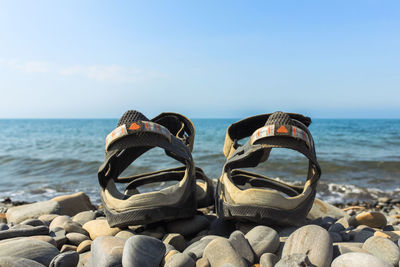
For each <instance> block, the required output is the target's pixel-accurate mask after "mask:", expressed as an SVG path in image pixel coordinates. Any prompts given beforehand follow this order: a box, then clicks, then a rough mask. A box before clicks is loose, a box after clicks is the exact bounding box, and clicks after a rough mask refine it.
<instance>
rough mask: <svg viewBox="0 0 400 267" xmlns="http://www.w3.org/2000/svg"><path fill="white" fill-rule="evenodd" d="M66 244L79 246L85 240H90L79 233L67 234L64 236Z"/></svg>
mask: <svg viewBox="0 0 400 267" xmlns="http://www.w3.org/2000/svg"><path fill="white" fill-rule="evenodd" d="M66 237H67V239H68V243H69V244H71V245H75V246H79V244H80V243H82V242H83V241H85V240H90V239H89V237H87V236H86V235H83V234H80V233H68V234H66Z"/></svg>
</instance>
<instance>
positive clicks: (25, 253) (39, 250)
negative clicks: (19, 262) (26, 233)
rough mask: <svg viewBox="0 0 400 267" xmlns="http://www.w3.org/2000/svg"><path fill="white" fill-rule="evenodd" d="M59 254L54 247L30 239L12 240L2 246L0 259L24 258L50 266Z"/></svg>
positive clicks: (0, 247) (0, 246) (0, 245)
mask: <svg viewBox="0 0 400 267" xmlns="http://www.w3.org/2000/svg"><path fill="white" fill-rule="evenodd" d="M58 254H59V251H58V249H57V248H55V247H54V246H53V245H51V244H49V243H47V242H44V241H40V240H34V239H30V238H21V239H18V240H10V241H6V242H4V243H1V244H0V257H2V256H11V257H22V258H26V259H30V260H34V261H36V262H39V263H41V264H43V265H45V266H49V264H50V262H51V260H52V259H53V258H54V257H55V256H57V255H58Z"/></svg>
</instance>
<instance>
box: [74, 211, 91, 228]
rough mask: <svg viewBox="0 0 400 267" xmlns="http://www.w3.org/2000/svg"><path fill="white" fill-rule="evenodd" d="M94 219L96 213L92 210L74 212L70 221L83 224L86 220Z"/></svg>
mask: <svg viewBox="0 0 400 267" xmlns="http://www.w3.org/2000/svg"><path fill="white" fill-rule="evenodd" d="M94 219H96V213H95V212H94V211H92V210H88V211H82V212H79V213H78V214H76V215H75V216H74V217H73V218H72V221H74V222H77V223H79V224H80V225H84V224H85V223H87V222H88V221H91V220H94Z"/></svg>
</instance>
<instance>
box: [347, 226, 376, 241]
mask: <svg viewBox="0 0 400 267" xmlns="http://www.w3.org/2000/svg"><path fill="white" fill-rule="evenodd" d="M371 236H374V232H373V231H370V230H369V229H365V230H359V229H357V230H354V231H351V237H352V240H353V241H354V242H361V243H364V242H365V241H366V240H367V239H368V238H370V237H371Z"/></svg>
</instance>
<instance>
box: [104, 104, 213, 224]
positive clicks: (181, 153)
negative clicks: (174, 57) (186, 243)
mask: <svg viewBox="0 0 400 267" xmlns="http://www.w3.org/2000/svg"><path fill="white" fill-rule="evenodd" d="M194 134H195V129H194V126H193V123H192V122H191V121H190V120H189V119H188V118H186V117H184V116H183V115H180V114H177V113H162V114H160V115H158V116H157V117H155V118H153V119H152V120H149V119H147V118H146V117H145V116H144V115H143V114H142V113H140V112H138V111H133V110H130V111H127V112H125V114H124V115H123V116H122V117H121V119H120V120H119V122H118V127H117V128H116V129H114V130H113V131H112V132H111V133H110V134H109V135H108V136H107V138H106V146H105V160H104V163H103V164H102V165H101V166H100V168H99V171H98V179H99V183H100V187H101V192H100V196H101V200H102V203H103V207H104V212H105V214H106V217H107V221H108V223H109V225H110V226H111V227H115V226H118V227H124V226H129V225H139V224H149V223H154V222H159V221H166V220H172V219H178V218H187V217H191V216H193V215H195V213H196V208H197V207H204V206H209V205H212V204H213V202H214V199H213V192H212V182H211V180H210V179H209V178H207V177H206V175H205V174H204V172H203V171H202V170H201V169H200V168H195V165H194V162H193V159H192V155H191V151H192V149H193V142H194ZM154 147H160V148H163V149H164V150H165V153H166V154H167V155H168V156H170V157H172V158H174V159H175V160H177V161H179V162H181V163H182V164H184V165H185V166H182V167H178V168H172V169H167V170H161V171H157V172H152V173H145V174H140V175H133V176H129V177H119V176H120V174H121V173H122V172H123V171H124V170H125V169H126V168H127V167H128V166H129V165H130V164H131V163H132V162H133V161H134V160H136V159H137V158H138V157H140V156H141V155H142V154H144V153H145V152H147V151H149V150H150V149H152V148H154ZM166 181H178V183H177V184H175V185H172V186H168V187H166V188H164V189H161V190H159V191H155V192H147V193H140V192H139V191H138V189H137V188H138V187H139V186H142V185H145V184H150V183H156V182H166ZM115 183H127V184H128V185H127V186H126V189H125V191H124V193H121V192H120V191H118V189H117V187H116V185H115Z"/></svg>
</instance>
